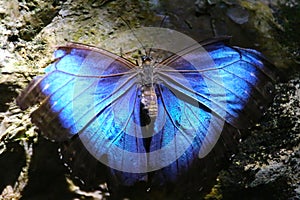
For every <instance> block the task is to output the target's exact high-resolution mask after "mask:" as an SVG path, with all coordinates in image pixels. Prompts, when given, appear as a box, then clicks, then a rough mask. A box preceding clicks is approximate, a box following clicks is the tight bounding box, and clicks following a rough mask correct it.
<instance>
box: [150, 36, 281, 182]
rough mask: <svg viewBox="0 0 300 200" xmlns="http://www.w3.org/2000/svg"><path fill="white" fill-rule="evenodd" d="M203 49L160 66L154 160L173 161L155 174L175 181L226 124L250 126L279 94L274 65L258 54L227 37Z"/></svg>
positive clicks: (155, 162)
mask: <svg viewBox="0 0 300 200" xmlns="http://www.w3.org/2000/svg"><path fill="white" fill-rule="evenodd" d="M203 47H204V49H201V50H200V53H199V49H196V48H198V47H195V48H191V49H190V50H188V51H184V52H183V53H181V52H179V56H178V55H174V56H172V57H170V58H169V59H166V60H165V61H163V63H162V64H161V66H160V67H159V68H158V69H157V74H158V79H159V81H160V83H159V84H158V85H157V88H156V89H157V93H158V94H159V95H158V104H159V106H158V107H159V111H158V120H157V124H156V130H157V131H156V133H155V135H154V136H153V138H152V141H151V148H150V152H153V157H151V158H150V163H152V164H153V165H155V166H158V165H159V163H161V162H172V164H170V165H168V166H166V167H164V168H163V169H162V170H161V171H160V172H157V173H156V177H155V179H157V180H159V181H160V182H164V181H174V180H176V179H177V178H178V176H179V175H180V174H182V173H183V172H184V171H186V170H187V169H188V168H190V167H191V166H192V163H193V162H195V161H196V160H198V158H204V157H205V156H206V155H207V154H208V153H209V152H211V150H212V149H213V148H214V147H215V144H216V143H217V141H218V139H219V138H220V135H221V133H222V131H223V128H224V126H225V125H227V124H230V125H232V126H234V127H236V128H247V127H248V126H249V125H250V124H251V123H252V122H253V121H254V120H255V119H257V118H258V117H259V116H260V115H261V113H262V111H261V110H262V107H263V106H265V105H266V104H267V103H268V102H270V100H271V99H272V97H273V95H274V94H273V90H274V86H273V82H274V80H275V78H276V76H275V73H274V71H272V69H274V67H273V66H272V64H270V63H269V62H268V61H267V60H266V59H265V58H264V57H263V56H262V55H261V54H260V53H259V52H257V51H254V50H250V49H242V48H238V47H230V46H228V45H226V44H225V43H224V42H222V41H218V42H213V43H207V44H206V45H204V46H203ZM201 48H202V47H201ZM195 52H198V53H195ZM162 113H163V114H162ZM162 119H164V120H162ZM161 123H163V124H164V125H163V126H162V125H161ZM159 127H163V128H159ZM226 137H227V136H226ZM231 138H232V140H233V139H234V136H233V135H232V136H231ZM227 141H228V140H227ZM225 145H226V144H225ZM162 149H165V150H166V151H163V150H162ZM158 150H159V154H155V152H157V151H158ZM170 152H172V155H171V153H170ZM220 156H221V155H220ZM175 158H177V159H175ZM160 166H161V165H160ZM199 170H200V169H199Z"/></svg>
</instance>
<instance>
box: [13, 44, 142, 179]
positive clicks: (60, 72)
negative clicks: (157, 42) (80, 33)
mask: <svg viewBox="0 0 300 200" xmlns="http://www.w3.org/2000/svg"><path fill="white" fill-rule="evenodd" d="M134 67H135V65H134V64H132V63H131V62H129V61H127V60H125V59H123V58H120V57H118V56H116V55H114V54H112V53H110V52H107V51H104V50H102V49H98V48H95V47H90V46H86V45H80V44H73V43H72V44H70V45H67V46H62V47H59V48H58V49H57V50H56V51H55V61H54V62H53V63H52V64H51V65H49V66H48V67H47V68H46V75H45V76H43V77H36V78H35V79H34V80H33V81H32V82H31V83H30V84H29V86H28V87H27V88H26V89H25V90H24V91H23V92H22V94H21V95H20V96H19V97H18V99H17V104H18V105H19V106H20V107H21V108H22V109H26V108H27V107H29V106H32V105H34V104H38V103H40V105H39V107H38V108H37V109H36V110H35V111H34V112H33V113H32V114H31V118H32V121H33V122H34V123H35V124H36V125H37V126H38V127H39V128H40V130H41V131H42V133H43V135H44V136H46V137H48V138H49V139H52V140H55V141H65V140H68V139H70V138H72V137H74V136H75V135H78V137H79V139H80V140H81V142H82V143H83V145H84V146H85V148H86V149H87V150H88V151H89V152H90V153H91V154H92V155H93V156H94V157H95V158H96V159H97V160H98V161H102V162H103V163H105V164H107V165H109V166H110V167H112V168H116V169H118V170H120V171H128V168H130V170H133V169H136V170H138V171H139V169H144V168H145V167H146V166H145V165H146V163H147V161H146V158H145V157H143V156H144V155H145V154H143V152H145V149H144V147H143V141H142V137H141V128H140V126H137V125H139V124H140V116H139V111H140V107H139V102H138V101H137V95H138V88H137V84H136V81H137V77H136V76H137V74H136V70H135V69H134ZM126 153H127V154H126ZM123 154H126V155H123ZM136 154H138V155H140V157H139V158H136V157H135V155H136ZM123 158H126V159H128V160H134V162H123ZM128 164H130V165H131V166H126V165H128ZM140 177H143V175H132V178H133V179H140ZM127 181H128V182H130V181H131V180H127Z"/></svg>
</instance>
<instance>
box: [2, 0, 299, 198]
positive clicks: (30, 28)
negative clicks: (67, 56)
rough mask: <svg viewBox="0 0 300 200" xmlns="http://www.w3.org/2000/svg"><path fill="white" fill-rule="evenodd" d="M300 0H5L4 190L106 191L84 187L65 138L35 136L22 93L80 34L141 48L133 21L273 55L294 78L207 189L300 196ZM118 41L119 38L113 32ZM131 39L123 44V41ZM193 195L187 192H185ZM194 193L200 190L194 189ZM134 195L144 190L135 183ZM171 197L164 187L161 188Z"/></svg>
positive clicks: (115, 46) (105, 44)
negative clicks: (71, 171)
mask: <svg viewBox="0 0 300 200" xmlns="http://www.w3.org/2000/svg"><path fill="white" fill-rule="evenodd" d="M299 13H300V5H299V3H298V2H297V1H293V0H281V1H268V0H261V1H252V0H214V1H212V0H207V1H206V0H197V1H193V0H187V1H179V0H175V1H174V0H173V1H171V0H164V1H155V0H151V1H139V0H130V1H121V0H117V1H109V0H101V1H92V0H77V1H71V0H66V1H59V0H56V1H53V0H46V1H38V0H24V1H17V0H11V1H7V0H0V20H1V21H0V47H1V48H0V72H1V75H0V122H1V124H0V194H1V196H0V199H20V198H21V197H22V196H23V198H22V199H30V200H32V199H64V200H65V199H75V198H77V199H86V198H91V199H105V198H106V197H107V196H108V195H109V192H108V190H107V188H106V186H105V184H104V185H101V187H100V189H99V190H97V191H83V190H82V189H80V188H79V186H77V185H76V184H74V183H73V182H72V179H70V178H68V176H66V175H65V174H67V169H66V168H65V167H64V166H63V163H62V162H61V160H60V159H59V155H58V153H57V149H58V145H57V144H56V143H52V142H50V141H47V140H45V139H43V138H41V137H39V136H38V130H37V129H36V127H34V126H33V125H32V124H31V122H30V119H29V116H28V113H29V112H30V111H26V112H22V111H21V110H20V109H19V108H18V107H17V106H16V105H15V101H14V100H15V98H16V96H17V95H18V93H19V92H20V90H21V89H22V88H24V87H25V86H26V85H27V83H28V82H29V81H30V80H31V79H32V77H34V76H36V75H38V74H42V73H43V69H44V67H43V66H45V65H46V64H47V63H49V61H50V60H51V57H52V52H53V50H54V47H55V46H56V45H60V44H64V43H66V41H75V42H81V43H85V44H91V45H95V46H99V47H102V48H105V49H107V50H109V51H112V52H114V53H117V54H120V51H121V50H120V49H121V48H122V51H123V49H126V50H128V51H133V50H135V48H136V47H135V46H130V44H129V45H128V41H129V40H130V38H121V39H119V40H116V38H118V36H119V35H120V34H121V33H122V32H123V31H125V30H128V28H129V27H128V25H126V24H125V23H124V21H123V20H122V19H121V18H120V17H119V16H121V17H122V18H123V19H125V20H126V21H127V22H128V24H129V25H130V27H132V28H133V27H139V26H160V24H161V21H162V20H163V18H165V20H164V23H163V24H162V26H163V27H168V28H172V29H175V30H178V31H180V32H183V33H185V34H188V35H189V36H191V37H193V38H194V39H196V40H198V41H201V40H203V39H206V38H210V37H212V36H218V35H232V36H233V37H232V40H231V42H232V44H234V45H238V46H243V47H248V48H255V49H257V50H260V51H262V52H263V53H264V54H265V55H266V56H267V57H269V58H270V59H271V60H272V61H273V62H274V63H275V64H276V66H278V67H279V68H281V69H282V71H283V73H284V74H286V77H287V81H286V82H282V83H279V84H278V85H277V89H278V94H279V95H278V96H277V97H276V98H275V100H274V103H273V104H272V105H271V107H270V108H269V109H268V111H267V112H266V113H265V115H264V117H263V118H262V119H261V121H260V122H259V123H258V124H257V125H256V126H254V127H253V128H252V129H251V130H249V134H248V136H247V137H245V139H244V140H243V141H241V143H240V146H239V153H237V154H236V155H235V157H234V158H233V160H232V164H231V165H230V166H229V167H228V168H226V169H224V170H222V171H220V172H219V176H218V178H217V179H216V185H215V186H214V187H213V188H212V190H211V192H210V193H209V194H203V195H204V196H205V198H206V199H222V198H223V199H236V198H237V197H238V198H239V199H300V164H299V163H300V149H299V148H300V145H299V143H300V79H299V75H300V70H299V61H300V59H299V58H300V50H299V46H300V44H299V43H300V38H299V35H300V33H299V29H297V24H299V23H300V22H299V20H300V16H299ZM112 41H114V42H112ZM124 43H126V44H127V45H126V46H122V45H123V44H124ZM188 198H189V197H187V199H188ZM193 198H194V199H197V198H196V197H193ZM137 199H140V198H139V196H138V193H137ZM161 199H166V196H163V195H162V197H161Z"/></svg>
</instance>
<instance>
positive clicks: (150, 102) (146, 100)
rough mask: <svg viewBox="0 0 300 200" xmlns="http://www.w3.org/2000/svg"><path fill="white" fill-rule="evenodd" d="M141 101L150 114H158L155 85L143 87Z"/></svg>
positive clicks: (152, 115) (152, 116) (150, 115)
mask: <svg viewBox="0 0 300 200" xmlns="http://www.w3.org/2000/svg"><path fill="white" fill-rule="evenodd" d="M141 103H142V104H143V106H144V107H143V108H144V109H145V110H147V111H148V115H149V117H151V118H154V117H156V116H157V96H156V93H155V90H154V87H153V86H143V87H142V98H141Z"/></svg>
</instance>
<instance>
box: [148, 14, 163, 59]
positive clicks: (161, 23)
mask: <svg viewBox="0 0 300 200" xmlns="http://www.w3.org/2000/svg"><path fill="white" fill-rule="evenodd" d="M166 19H167V15H164V18H163V19H162V20H161V22H160V25H159V28H161V27H162V26H163V24H164V23H165V20H166ZM151 51H152V47H150V48H149V55H147V52H146V55H147V56H150V53H151Z"/></svg>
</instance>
